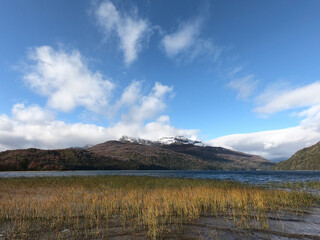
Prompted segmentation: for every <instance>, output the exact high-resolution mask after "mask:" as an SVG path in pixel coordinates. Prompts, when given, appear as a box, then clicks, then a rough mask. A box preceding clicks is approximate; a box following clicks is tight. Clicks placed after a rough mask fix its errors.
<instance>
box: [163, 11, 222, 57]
mask: <svg viewBox="0 0 320 240" xmlns="http://www.w3.org/2000/svg"><path fill="white" fill-rule="evenodd" d="M202 22H203V20H202V18H200V17H199V18H197V19H195V20H193V21H189V22H184V23H182V24H180V26H179V27H178V29H177V31H175V32H173V33H171V34H167V35H165V36H164V37H163V39H162V41H161V44H162V47H163V49H164V51H165V53H166V55H167V56H168V57H169V58H174V59H179V60H184V61H187V62H188V61H192V60H194V59H195V58H196V57H199V56H202V57H203V56H210V58H211V59H212V60H214V61H216V60H217V59H218V58H219V56H220V55H221V52H222V48H221V47H218V46H215V45H214V44H213V43H212V42H211V41H210V40H208V39H203V38H201V37H200V29H201V25H202Z"/></svg>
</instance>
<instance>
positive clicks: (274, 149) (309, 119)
mask: <svg viewBox="0 0 320 240" xmlns="http://www.w3.org/2000/svg"><path fill="white" fill-rule="evenodd" d="M319 92H320V83H319V82H314V83H312V84H309V85H306V86H303V87H300V88H296V89H289V90H284V89H282V90H281V91H280V90H273V91H272V90H270V89H269V90H268V91H267V92H265V93H263V94H262V95H260V96H259V97H258V100H259V103H260V104H261V105H260V106H259V107H257V108H256V109H255V111H256V112H258V113H260V114H267V115H269V114H274V113H277V112H281V111H284V110H290V109H299V108H301V107H307V109H304V110H301V112H300V113H298V114H296V115H297V116H300V117H302V118H303V119H302V120H301V122H300V124H299V125H298V126H296V127H291V128H286V129H280V130H271V131H262V132H256V133H248V134H234V135H229V136H224V137H219V138H216V139H212V140H209V141H208V143H209V144H210V145H213V146H224V147H227V148H232V149H235V150H238V151H244V152H248V153H252V154H258V155H261V156H264V157H266V158H268V159H285V158H289V157H290V156H291V155H292V154H293V153H295V152H296V151H297V150H299V149H301V148H304V147H308V146H310V145H312V144H315V143H317V142H318V141H320V95H319Z"/></svg>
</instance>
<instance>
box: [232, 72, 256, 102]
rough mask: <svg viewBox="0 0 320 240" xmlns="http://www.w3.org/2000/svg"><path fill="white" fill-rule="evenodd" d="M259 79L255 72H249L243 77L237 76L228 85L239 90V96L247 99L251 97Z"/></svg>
mask: <svg viewBox="0 0 320 240" xmlns="http://www.w3.org/2000/svg"><path fill="white" fill-rule="evenodd" d="M257 84H258V80H256V77H255V75H254V74H249V75H247V76H245V77H242V78H237V79H234V80H232V81H231V82H230V83H229V84H228V87H230V88H232V89H234V90H236V91H237V92H238V95H237V98H240V99H247V98H248V97H250V96H251V95H252V94H253V92H254V90H255V89H256V87H257Z"/></svg>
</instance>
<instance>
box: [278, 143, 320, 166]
mask: <svg viewBox="0 0 320 240" xmlns="http://www.w3.org/2000/svg"><path fill="white" fill-rule="evenodd" d="M274 168H275V169H276V170H320V142H318V143H316V144H315V145H312V146H311V147H308V148H303V149H301V150H299V151H298V152H296V153H295V154H293V155H292V156H291V157H290V158H289V159H288V160H285V161H283V162H280V163H278V164H277V165H276V166H275V167H274Z"/></svg>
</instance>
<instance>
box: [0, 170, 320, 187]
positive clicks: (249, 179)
mask: <svg viewBox="0 0 320 240" xmlns="http://www.w3.org/2000/svg"><path fill="white" fill-rule="evenodd" d="M103 175H131V176H153V177H178V178H202V179H223V180H235V181H239V182H245V183H254V184H264V183H268V182H297V181H299V182H300V181H303V182H305V181H320V172H317V171H217V170H216V171H211V170H210V171H200V170H187V171H186V170H90V171H43V172H23V171H21V172H0V178H13V177H68V176H103Z"/></svg>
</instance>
